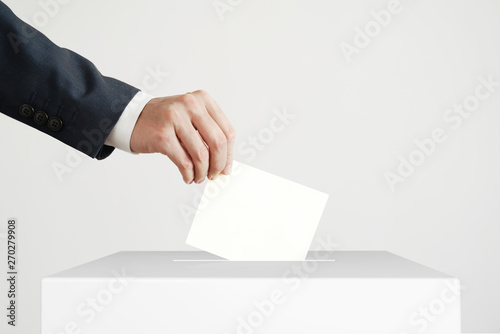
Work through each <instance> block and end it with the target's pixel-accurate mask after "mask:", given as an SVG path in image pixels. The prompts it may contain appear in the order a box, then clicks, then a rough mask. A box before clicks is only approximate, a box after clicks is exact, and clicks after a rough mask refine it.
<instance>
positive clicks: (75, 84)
mask: <svg viewBox="0 0 500 334" xmlns="http://www.w3.org/2000/svg"><path fill="white" fill-rule="evenodd" d="M0 33H1V36H2V37H1V39H0V73H1V80H0V111H1V112H3V113H5V114H6V115H8V116H10V117H12V118H14V119H16V120H18V121H20V122H23V123H25V124H27V125H29V126H32V127H34V128H36V129H38V130H40V131H42V132H44V133H46V134H48V135H50V136H52V137H54V138H56V139H58V140H60V141H62V142H64V143H66V144H68V145H70V146H72V147H74V148H76V149H77V150H79V151H81V152H83V153H85V154H87V155H89V156H90V157H93V158H98V159H102V158H105V157H106V156H107V155H109V154H110V153H111V151H112V150H113V148H112V147H110V146H106V145H104V144H105V141H106V138H107V137H108V135H109V134H110V132H111V130H112V129H113V127H114V126H115V124H116V122H117V121H118V119H119V118H120V115H121V114H122V112H123V110H124V109H125V107H126V106H127V104H128V103H129V102H130V101H131V99H132V98H133V97H134V96H135V95H136V93H137V92H138V89H136V88H134V87H132V86H130V85H127V84H125V83H123V82H120V81H118V80H116V79H113V78H109V77H105V76H103V75H101V73H100V72H99V71H98V70H97V68H96V67H95V66H94V65H93V64H92V63H91V62H90V61H88V60H87V59H85V58H83V57H81V56H80V55H78V54H76V53H74V52H72V51H70V50H67V49H64V48H60V47H58V46H57V45H55V44H54V43H52V42H51V41H50V40H49V39H47V38H46V37H45V36H44V35H43V34H42V33H40V32H38V31H36V30H35V29H34V28H33V27H31V26H29V25H27V24H26V23H24V22H23V21H21V20H20V19H19V18H17V17H16V16H15V15H14V14H13V13H12V12H11V11H10V9H9V8H8V7H6V6H5V5H4V4H3V3H2V2H0ZM23 105H27V106H25V107H24V108H22V109H21V110H20V108H21V106H23ZM29 107H32V110H30V108H29ZM36 112H41V113H38V114H36V117H35V113H36ZM49 119H51V120H53V122H51V121H48V120H49ZM56 121H60V123H61V124H60V126H51V125H57V124H56V123H57V122H56Z"/></svg>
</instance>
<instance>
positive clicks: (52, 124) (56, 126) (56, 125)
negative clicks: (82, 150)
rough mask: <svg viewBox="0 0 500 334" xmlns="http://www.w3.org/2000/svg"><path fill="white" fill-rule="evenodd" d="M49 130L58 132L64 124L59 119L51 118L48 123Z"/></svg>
mask: <svg viewBox="0 0 500 334" xmlns="http://www.w3.org/2000/svg"><path fill="white" fill-rule="evenodd" d="M47 126H48V127H49V130H51V131H54V132H57V131H59V130H61V129H62V127H63V122H62V121H61V119H60V118H58V117H51V118H50V119H49V121H48V125H47Z"/></svg>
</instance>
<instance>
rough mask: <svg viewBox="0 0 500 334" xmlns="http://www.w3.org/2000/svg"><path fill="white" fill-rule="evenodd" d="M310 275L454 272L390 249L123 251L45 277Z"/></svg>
mask: <svg viewBox="0 0 500 334" xmlns="http://www.w3.org/2000/svg"><path fill="white" fill-rule="evenodd" d="M294 271H295V273H296V272H298V271H300V272H302V273H303V275H304V277H306V278H451V276H449V275H446V274H443V273H441V272H439V271H436V270H434V269H431V268H428V267H426V266H423V265H420V264H418V263H415V262H413V261H410V260H407V259H405V258H402V257H400V256H397V255H395V254H392V253H389V252H385V251H309V253H308V255H307V257H306V260H304V261H229V260H225V259H223V258H221V257H218V256H216V255H213V254H210V253H207V252H203V251H123V252H118V253H115V254H111V255H108V256H106V257H103V258H100V259H97V260H95V261H91V262H88V263H85V264H82V265H80V266H77V267H74V268H71V269H68V270H65V271H62V272H60V273H57V274H54V275H51V276H49V277H46V278H45V279H72V278H74V279H78V278H92V277H94V278H100V277H104V278H105V277H113V275H116V273H117V272H118V273H122V272H124V273H125V274H126V276H127V277H133V278H138V279H140V278H144V279H146V278H148V279H151V278H152V279H155V278H159V279H168V278H259V277H262V278H273V277H276V278H280V277H284V276H286V275H287V273H292V272H294Z"/></svg>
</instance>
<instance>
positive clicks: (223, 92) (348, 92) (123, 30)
mask: <svg viewBox="0 0 500 334" xmlns="http://www.w3.org/2000/svg"><path fill="white" fill-rule="evenodd" d="M47 1H48V0H45V1H44V0H41V2H38V1H36V0H24V1H22V2H20V1H14V0H8V1H5V2H6V3H7V4H8V5H9V6H10V7H11V8H12V9H13V10H14V11H15V13H16V14H18V15H19V16H20V17H22V18H23V19H24V20H26V21H27V22H29V23H31V24H33V25H34V26H36V27H38V28H39V29H40V30H41V31H42V32H44V33H45V34H46V35H47V36H49V37H50V38H51V39H52V40H53V41H54V42H56V43H57V44H58V45H60V46H64V47H67V48H69V49H72V50H74V51H76V52H78V53H80V54H82V55H83V56H85V57H87V58H89V59H91V60H92V61H93V62H94V63H95V64H96V65H97V67H98V68H99V69H100V70H101V71H102V73H103V74H105V75H108V76H113V77H116V78H119V79H121V80H123V81H125V82H128V83H130V84H132V85H135V86H140V87H143V86H145V83H146V85H147V86H148V87H149V88H150V89H149V90H146V91H148V92H149V93H151V94H154V95H158V96H162V95H172V94H179V93H185V92H188V91H194V90H196V89H205V90H207V91H208V92H209V93H211V95H212V96H213V97H214V98H215V99H216V100H217V101H218V102H219V104H220V105H221V107H222V108H223V109H224V111H225V112H226V114H227V115H228V116H229V118H230V119H231V121H232V123H233V125H234V126H235V128H236V130H237V134H238V141H237V146H238V147H239V148H238V149H237V151H236V159H238V160H239V161H242V162H244V163H247V164H249V165H252V166H254V167H257V168H260V169H263V170H265V171H268V172H271V173H273V174H276V175H279V176H282V177H285V178H287V179H290V180H292V181H295V182H299V183H301V184H304V185H306V186H309V187H312V188H315V189H318V190H320V191H323V192H325V193H328V194H330V198H329V201H328V203H327V206H326V209H325V212H324V214H323V217H322V220H321V222H320V226H319V229H318V231H317V234H316V238H317V239H318V238H323V239H327V238H330V239H331V240H333V241H334V244H335V247H333V248H336V249H346V250H347V249H349V250H388V251H391V252H393V253H396V254H398V255H401V256H403V257H406V258H409V259H411V260H414V261H416V262H419V263H422V264H424V265H427V266H430V267H432V268H435V269H438V270H440V271H443V272H446V273H448V274H451V275H454V276H456V277H458V278H459V279H460V280H461V282H462V285H463V291H462V294H463V295H462V303H463V304H462V312H463V321H462V324H463V331H464V332H487V331H489V332H500V318H499V317H498V313H499V311H500V286H499V284H498V282H500V266H499V264H500V242H499V240H500V209H499V201H500V131H499V130H500V114H499V108H500V88H497V91H496V92H495V93H493V94H492V95H491V97H490V98H488V99H487V100H485V101H482V102H481V103H480V106H479V108H478V109H477V110H476V111H475V112H474V113H473V114H472V115H471V116H470V117H469V118H468V119H464V120H463V124H462V125H461V127H459V128H458V129H453V128H452V127H451V126H450V125H451V123H446V122H444V121H443V118H442V117H443V114H444V113H445V112H446V110H447V109H448V108H451V107H453V105H454V104H458V103H462V102H463V101H464V99H465V98H466V97H467V96H469V95H471V94H473V93H474V89H475V87H476V86H477V85H478V84H479V81H478V77H479V76H483V77H485V78H486V77H488V75H490V74H492V75H493V77H494V78H495V79H496V80H498V81H500V38H499V37H500V36H499V34H500V20H499V14H500V2H498V1H451V0H449V1H430V0H420V1H415V0H413V1H410V0H401V3H400V7H401V8H402V10H401V12H400V13H399V14H397V15H393V17H392V20H391V22H390V23H389V25H388V26H387V27H383V28H382V29H381V31H380V33H379V34H378V35H377V36H375V37H374V38H372V40H371V43H370V44H369V45H368V46H367V47H366V48H363V49H361V50H360V52H359V54H356V55H354V56H353V57H352V62H350V63H348V62H347V60H346V58H345V57H344V55H343V53H342V52H341V49H340V45H341V43H342V42H346V43H350V44H352V43H353V39H354V36H355V28H356V27H359V28H360V29H363V28H364V27H365V25H366V24H367V23H369V22H370V21H373V20H374V19H373V17H372V16H371V14H370V12H371V11H372V10H377V11H378V10H381V9H384V8H387V6H388V1H356V2H352V1H342V2H340V1H338V2H337V1H319V0H316V1H298V0H297V1H284V0H282V1H278V0H273V1H263V0H252V1H240V2H239V3H240V4H237V3H238V1H236V0H233V1H232V3H233V4H236V5H235V6H232V8H233V9H232V10H231V11H228V12H226V13H225V15H224V16H223V18H224V19H221V17H220V16H219V15H218V14H217V12H216V10H215V9H214V6H213V2H212V0H206V1H200V0H198V1H123V0H122V1H118V0H108V1H106V2H103V1H98V0H87V1H82V0H69V1H67V2H68V3H67V4H61V5H59V8H57V10H54V8H52V10H53V12H52V13H50V14H52V15H48V14H43V13H44V6H43V5H42V4H44V3H46V2H47ZM223 2H226V1H223ZM45 11H47V9H45ZM40 13H42V14H40ZM44 15H45V16H44ZM43 17H45V18H48V19H47V20H46V21H44V20H42V19H43ZM37 20H38V21H37ZM155 69H157V70H160V72H162V71H163V72H168V73H169V74H168V76H160V77H159V80H157V81H156V82H155V81H153V80H152V77H151V75H150V74H149V72H151V71H154V70H155ZM9 79H11V80H15V78H9ZM2 80H4V78H2ZM285 109H286V110H287V112H289V113H291V114H293V115H294V116H295V118H294V119H293V120H291V121H290V122H289V124H288V125H286V126H285V127H284V129H283V130H282V131H280V132H275V133H274V136H273V139H272V140H269V142H267V143H266V144H265V145H264V148H263V149H262V151H256V150H255V152H256V154H255V155H253V154H251V153H249V147H251V146H250V144H249V143H250V142H249V141H250V140H251V137H253V136H257V137H258V136H259V135H260V136H261V138H265V139H268V137H262V136H263V135H264V133H265V132H266V131H267V130H264V129H265V128H268V127H269V124H270V122H271V120H272V119H273V117H275V113H274V112H275V111H276V110H285ZM273 110H274V111H273ZM435 128H442V129H443V130H444V131H445V134H446V136H447V140H446V141H445V142H444V143H442V144H439V145H438V146H437V148H436V149H435V151H434V152H433V154H432V155H430V156H428V157H427V158H426V159H425V161H424V163H423V164H422V165H421V166H418V167H417V168H416V169H415V171H414V173H413V174H412V175H410V176H409V177H408V178H406V180H405V182H404V183H399V184H397V185H396V189H395V191H394V192H392V191H391V189H390V187H389V185H388V183H387V182H386V180H385V178H384V173H385V172H387V171H392V172H396V169H397V167H398V164H399V160H398V157H399V156H403V157H406V158H408V157H409V155H410V154H411V153H412V152H414V151H415V150H416V149H417V146H416V145H415V143H414V141H415V140H417V139H418V140H422V139H424V138H429V136H430V134H431V132H432V131H433V130H434V129H435ZM268 133H269V132H268V131H267V134H268ZM261 148H262V147H261ZM0 151H1V153H2V163H1V168H2V172H1V173H0V185H1V187H0V196H1V197H0V199H1V200H0V218H1V222H2V223H1V230H0V233H1V232H3V233H5V227H6V221H7V218H9V217H16V218H17V219H18V220H19V224H20V231H19V232H20V236H19V237H20V245H19V246H20V254H19V256H20V269H19V271H20V275H21V276H20V277H21V278H20V282H19V290H20V297H19V298H20V300H19V302H20V305H21V309H20V313H19V319H18V320H19V327H18V328H17V329H16V330H12V329H9V332H8V333H28V332H37V331H38V330H39V312H40V308H39V301H40V279H41V278H42V277H43V276H46V275H49V274H52V273H55V272H58V271H61V270H63V269H66V268H68V267H72V266H75V265H78V264H81V263H83V262H87V261H90V260H93V259H96V258H99V257H102V256H105V255H107V254H110V253H114V252H117V251H120V250H193V248H192V247H189V246H187V245H186V244H185V243H184V241H185V239H186V236H187V233H188V230H189V226H190V223H191V219H192V216H189V215H187V216H186V215H183V214H182V213H181V212H182V211H181V210H182V209H184V210H186V209H187V208H188V209H189V208H191V210H194V208H195V207H196V204H197V200H198V198H197V196H198V194H199V192H200V191H201V190H202V189H203V185H194V186H186V185H185V184H184V183H183V182H182V179H181V177H180V174H179V173H178V171H177V169H176V167H175V166H174V165H173V164H172V163H171V162H170V161H169V160H168V159H167V158H166V157H162V156H160V155H149V156H146V155H142V156H133V155H130V154H127V153H124V152H118V151H116V152H115V153H113V155H112V156H110V157H109V158H108V159H106V160H104V161H96V160H92V159H89V158H85V157H83V158H82V160H81V161H79V162H78V161H77V163H74V160H73V164H72V167H71V173H65V174H63V175H62V179H61V180H62V181H61V180H60V179H59V178H58V176H57V175H56V173H55V171H54V166H55V165H57V164H66V160H67V158H68V157H69V156H71V155H72V154H74V151H73V150H71V149H69V148H67V147H66V146H65V145H63V144H61V143H60V142H58V141H56V140H53V139H52V138H50V137H48V136H46V135H44V134H41V133H39V132H37V131H34V130H33V129H31V128H29V127H27V126H25V125H22V124H19V123H17V122H15V121H13V120H11V119H9V118H8V117H5V116H3V115H1V116H0ZM72 152H73V153H72ZM77 156H80V155H77ZM73 159H74V158H73ZM312 247H318V244H317V242H316V244H315V245H313V246H312ZM4 248H5V247H4V246H2V254H5V253H4V252H5V249H4ZM2 258H4V257H3V256H2ZM3 267H4V265H2V268H3ZM0 288H1V289H2V290H1V291H2V292H1V295H2V296H4V297H2V298H3V301H0V304H3V303H4V302H5V293H4V291H6V285H5V282H4V280H2V283H1V284H0ZM416 308H417V306H416ZM2 309H3V307H2ZM3 313H4V311H2V319H4V315H3ZM1 326H2V327H0V328H7V327H6V325H5V320H2V325H1Z"/></svg>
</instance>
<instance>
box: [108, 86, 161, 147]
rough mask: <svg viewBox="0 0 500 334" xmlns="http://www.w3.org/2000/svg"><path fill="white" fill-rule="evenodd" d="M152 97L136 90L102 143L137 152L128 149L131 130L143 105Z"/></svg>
mask: <svg viewBox="0 0 500 334" xmlns="http://www.w3.org/2000/svg"><path fill="white" fill-rule="evenodd" d="M152 98H153V96H151V95H149V94H147V93H144V92H141V91H139V92H137V94H136V95H135V96H134V98H133V99H132V100H131V101H130V102H129V104H128V105H127V107H126V108H125V110H123V113H122V114H121V116H120V118H119V119H118V122H116V124H115V126H114V128H113V130H111V133H110V134H109V136H108V138H107V139H106V141H105V143H104V144H106V145H108V146H114V147H116V148H118V149H120V150H122V151H125V152H128V153H132V154H137V153H133V152H132V151H131V150H130V139H131V137H132V131H134V127H135V123H136V122H137V119H138V118H139V115H140V114H141V112H142V110H143V109H144V106H146V104H147V103H148V102H149V101H150V100H151V99H152Z"/></svg>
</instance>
